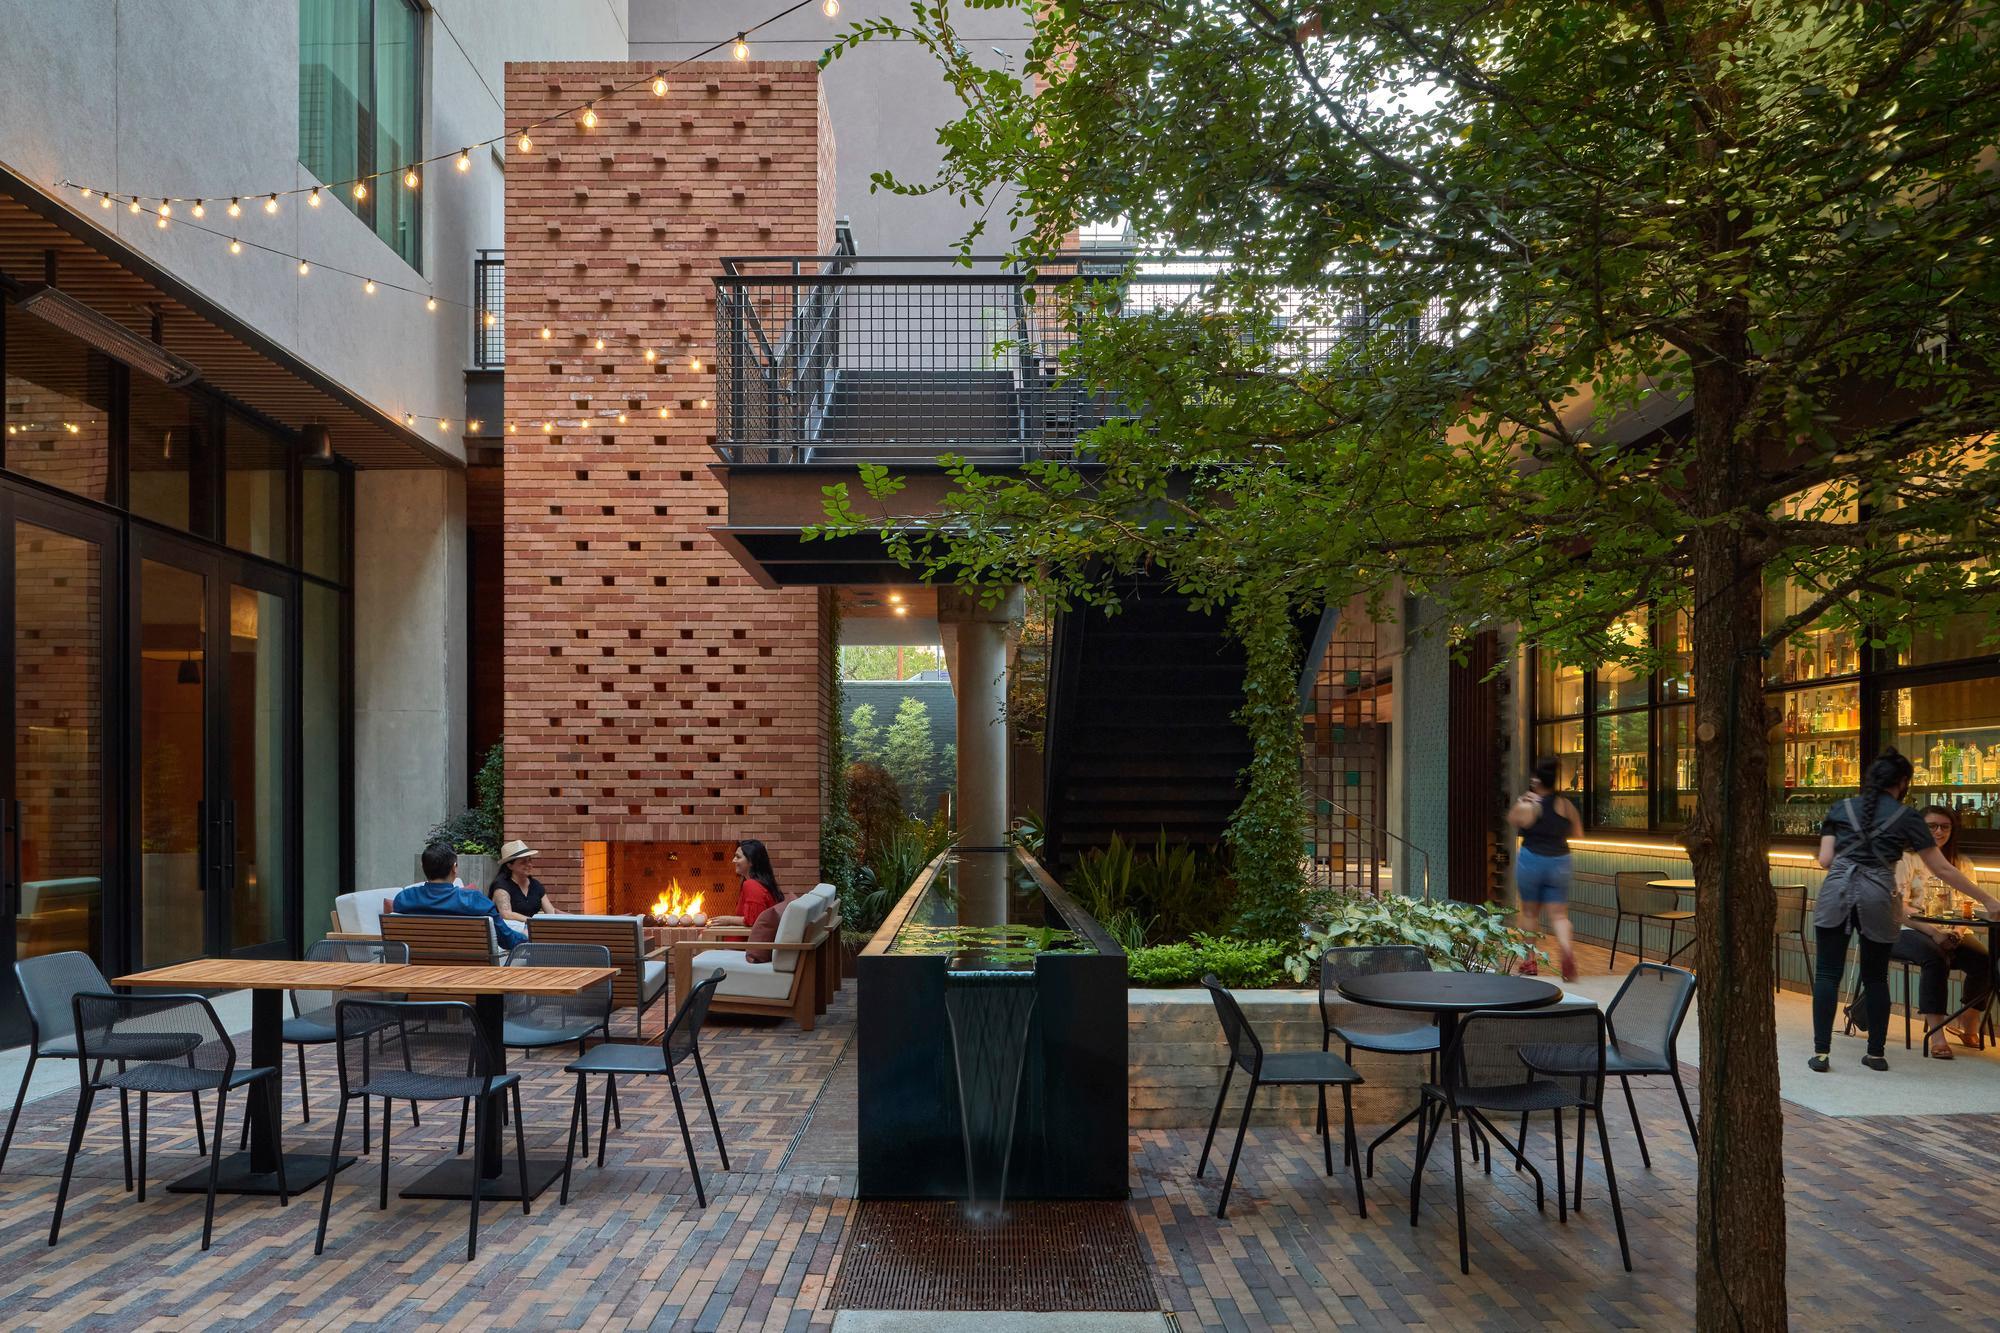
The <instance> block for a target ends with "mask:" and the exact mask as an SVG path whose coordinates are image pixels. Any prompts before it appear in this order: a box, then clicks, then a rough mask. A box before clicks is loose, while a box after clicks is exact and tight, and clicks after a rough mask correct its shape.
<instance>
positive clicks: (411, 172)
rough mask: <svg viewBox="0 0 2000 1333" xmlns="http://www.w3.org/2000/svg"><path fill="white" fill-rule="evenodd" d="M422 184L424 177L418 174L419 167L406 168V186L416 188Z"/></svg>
mask: <svg viewBox="0 0 2000 1333" xmlns="http://www.w3.org/2000/svg"><path fill="white" fill-rule="evenodd" d="M421 184H423V178H422V177H420V176H418V175H417V169H416V168H415V167H414V166H412V167H409V168H406V169H405V170H404V172H403V185H404V187H405V188H407V189H411V190H414V189H416V188H417V186H419V185H421Z"/></svg>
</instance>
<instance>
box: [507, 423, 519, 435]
mask: <svg viewBox="0 0 2000 1333" xmlns="http://www.w3.org/2000/svg"><path fill="white" fill-rule="evenodd" d="M520 430H521V427H520V424H519V423H518V422H513V421H510V422H508V423H507V433H508V434H509V435H516V434H519V433H520Z"/></svg>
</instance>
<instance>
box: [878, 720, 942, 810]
mask: <svg viewBox="0 0 2000 1333" xmlns="http://www.w3.org/2000/svg"><path fill="white" fill-rule="evenodd" d="M882 766H883V767H884V768H886V769H888V770H889V775H890V776H891V777H893V778H895V779H896V785H897V786H898V787H900V788H902V791H903V801H904V808H905V809H906V810H909V811H910V813H911V814H916V813H918V812H917V811H916V810H915V809H912V808H911V804H912V803H913V802H917V801H920V800H922V799H923V794H924V793H927V792H929V791H930V790H931V787H932V784H933V783H934V782H935V780H936V776H937V746H936V744H935V743H934V742H933V741H932V740H931V710H930V708H929V707H928V706H927V705H926V704H925V703H924V701H923V700H921V699H918V698H914V697H912V696H910V695H904V696H903V701H902V702H901V703H899V704H897V705H896V716H895V719H894V720H893V721H892V722H890V723H889V731H888V735H887V737H886V738H885V739H884V741H883V744H882Z"/></svg>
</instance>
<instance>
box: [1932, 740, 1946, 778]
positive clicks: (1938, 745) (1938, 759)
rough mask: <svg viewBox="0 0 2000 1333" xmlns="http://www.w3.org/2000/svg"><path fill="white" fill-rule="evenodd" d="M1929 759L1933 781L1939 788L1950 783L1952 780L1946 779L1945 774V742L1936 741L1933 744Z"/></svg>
mask: <svg viewBox="0 0 2000 1333" xmlns="http://www.w3.org/2000/svg"><path fill="white" fill-rule="evenodd" d="M1928 758H1929V759H1930V768H1931V781H1932V782H1933V783H1936V784H1937V785H1939V786H1943V785H1944V784H1945V783H1947V782H1950V781H1951V779H1950V778H1948V777H1946V776H1945V773H1944V741H1943V740H1935V741H1932V742H1931V748H1930V751H1929V754H1928Z"/></svg>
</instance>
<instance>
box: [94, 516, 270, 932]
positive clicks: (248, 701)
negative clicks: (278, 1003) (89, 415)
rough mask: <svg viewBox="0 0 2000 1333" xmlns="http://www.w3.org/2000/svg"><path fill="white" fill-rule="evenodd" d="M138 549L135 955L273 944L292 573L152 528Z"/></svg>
mask: <svg viewBox="0 0 2000 1333" xmlns="http://www.w3.org/2000/svg"><path fill="white" fill-rule="evenodd" d="M132 562H133V579H132V584H133V590H134V594H133V595H134V603H135V605H134V611H133V615H132V624H133V626H134V627H135V631H136V639H137V642H136V643H135V644H134V645H133V648H132V657H133V659H134V661H133V675H134V680H135V683H136V688H135V689H134V691H133V694H134V713H135V716H134V719H133V726H132V745H133V756H134V763H133V766H132V767H133V770H134V774H135V777H134V782H135V786H136V792H135V795H134V803H135V806H136V809H137V811H138V823H139V844H140V849H139V858H138V859H139V865H138V874H137V877H136V883H137V885H138V894H137V898H138V917H139V931H138V937H139V942H140V949H139V952H140V961H141V962H142V963H143V964H144V965H145V966H147V967H157V966H162V965H164V964H167V963H172V962H178V961H181V960H182V959H186V958H195V957H202V956H209V957H219V956H223V955H229V954H252V955H270V956H274V957H276V956H283V955H284V954H285V952H286V950H287V942H288V939H289V933H290V932H289V928H288V922H287V914H286V905H287V903H288V902H289V899H290V892H289V890H290V888H291V880H292V877H293V874H294V870H293V855H292V851H293V842H294V839H295V838H296V836H297V819H296V815H295V813H294V811H295V809H296V802H295V801H294V800H293V799H292V794H291V793H292V768H293V765H292V754H291V749H292V737H293V734H294V728H293V721H292V716H291V711H292V703H291V700H292V697H293V693H294V691H292V690H291V689H290V687H289V684H288V682H289V681H290V680H291V678H292V672H293V671H294V670H295V667H294V665H293V662H292V643H293V638H294V634H293V620H294V614H295V612H294V605H295V597H294V594H293V592H292V588H291V584H292V579H291V576H289V575H286V574H282V573H279V572H277V571H272V570H267V569H264V568H263V567H261V566H257V565H255V564H254V563H252V562H249V561H242V560H238V559H236V558H234V557H232V556H229V555H226V554H223V553H220V552H215V551H210V550H205V549H202V548H199V547H195V546H193V545H191V544H189V543H186V542H182V541H179V540H176V539H174V538H170V537H165V536H163V535H161V534H158V533H153V532H139V531H135V532H134V534H133V556H132Z"/></svg>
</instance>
